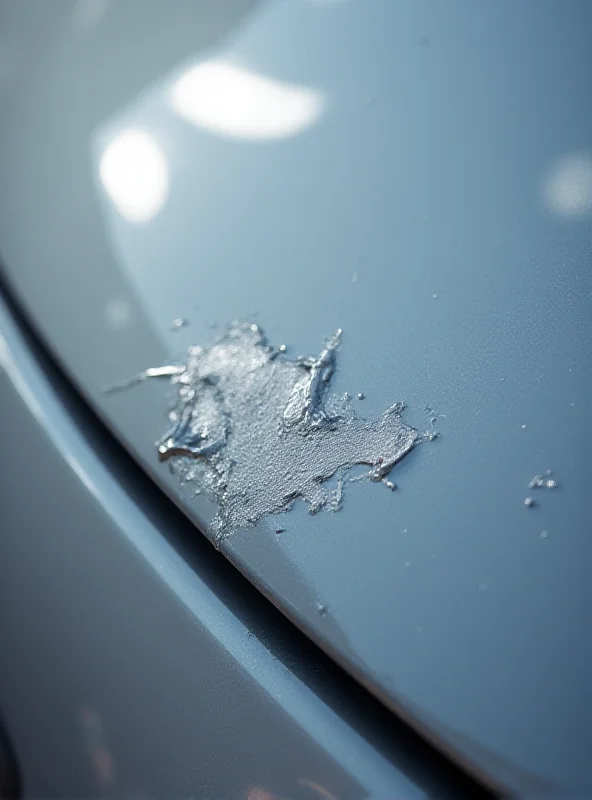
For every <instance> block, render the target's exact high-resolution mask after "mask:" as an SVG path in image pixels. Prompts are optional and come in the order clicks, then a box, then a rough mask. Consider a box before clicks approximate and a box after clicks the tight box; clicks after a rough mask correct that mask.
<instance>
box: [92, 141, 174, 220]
mask: <svg viewBox="0 0 592 800" xmlns="http://www.w3.org/2000/svg"><path fill="white" fill-rule="evenodd" d="M99 175H100V177H101V181H102V183H103V186H104V187H105V190H106V191H107V194H108V195H109V197H110V198H111V200H112V201H113V204H114V205H115V208H116V209H117V210H118V211H119V213H120V214H121V216H122V217H124V218H125V219H127V220H129V221H130V222H148V220H150V219H152V218H153V217H154V216H156V214H158V212H159V211H160V209H161V208H162V206H163V205H164V202H165V200H166V198H167V195H168V192H169V168H168V164H167V161H166V158H165V157H164V155H163V153H162V151H161V149H160V148H159V146H158V145H157V144H156V142H155V140H154V138H153V137H152V136H150V134H149V133H146V132H145V131H142V130H132V129H130V130H126V131H123V132H122V133H120V134H119V135H118V136H117V137H116V138H115V139H113V141H112V142H111V143H110V144H109V145H108V146H107V147H106V149H105V151H104V153H103V155H102V158H101V162H100V165H99Z"/></svg>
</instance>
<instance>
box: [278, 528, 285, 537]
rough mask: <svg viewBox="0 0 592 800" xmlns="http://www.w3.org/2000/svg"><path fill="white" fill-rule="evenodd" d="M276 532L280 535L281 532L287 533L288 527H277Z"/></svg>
mask: <svg viewBox="0 0 592 800" xmlns="http://www.w3.org/2000/svg"><path fill="white" fill-rule="evenodd" d="M275 532H276V533H277V534H278V536H279V534H280V533H285V532H286V529H285V528H276V529H275Z"/></svg>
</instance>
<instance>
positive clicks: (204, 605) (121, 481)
mask: <svg viewBox="0 0 592 800" xmlns="http://www.w3.org/2000/svg"><path fill="white" fill-rule="evenodd" d="M0 407H1V409H2V422H1V427H0V430H1V431H2V441H3V451H2V452H3V459H2V469H1V470H0V474H1V475H2V487H1V491H0V497H1V499H2V502H1V503H0V575H1V577H2V579H1V580H0V607H1V608H2V610H3V611H2V614H1V615H0V703H1V707H2V712H3V720H4V723H5V725H6V729H7V730H8V731H9V732H10V736H11V739H12V742H13V744H14V747H15V751H16V754H17V757H18V763H19V767H20V770H21V777H22V780H23V792H24V796H25V797H31V798H36V797H105V796H107V797H111V796H114V797H130V798H145V799H147V798H151V797H171V798H185V797H195V798H202V797H213V798H214V797H224V798H230V797H237V798H238V797H241V798H245V800H261V798H265V800H280V798H285V797H290V798H295V799H296V798H302V800H314V798H330V797H344V798H356V797H360V798H361V797H377V798H385V800H386V798H392V797H422V796H425V795H426V793H427V794H430V795H431V796H433V793H434V792H436V793H437V794H438V795H440V794H442V795H446V796H453V797H457V796H462V795H463V794H464V791H465V788H463V786H464V785H463V784H462V783H461V782H459V781H456V782H455V783H452V780H454V776H452V778H451V777H450V776H449V775H448V774H446V775H445V774H444V773H443V771H442V768H441V765H440V764H439V763H434V761H433V760H430V758H429V755H428V758H426V757H425V751H424V750H422V749H421V746H420V748H419V749H417V750H416V751H415V752H414V751H413V749H412V747H410V746H409V743H408V742H407V741H406V740H405V738H404V737H401V738H400V740H399V742H398V743H397V741H396V734H395V736H394V737H393V738H389V736H388V735H387V737H386V738H385V736H384V733H383V734H382V736H381V735H380V730H381V727H380V726H381V723H379V721H378V719H375V720H370V724H368V723H369V721H368V719H363V718H362V717H363V715H362V716H361V715H360V713H359V710H360V707H359V704H358V700H356V699H355V698H352V697H351V696H349V697H348V693H347V691H342V689H341V688H340V686H339V684H340V679H339V676H337V675H335V672H334V670H332V669H331V666H332V665H330V664H329V669H327V664H326V663H321V662H320V661H318V660H317V661H316V662H315V661H314V660H310V655H311V652H310V651H312V652H313V653H314V649H313V648H310V650H309V651H308V652H307V651H304V652H303V651H302V649H301V647H299V646H298V641H296V642H295V643H294V644H293V645H291V644H290V642H289V641H288V637H287V636H286V631H285V630H283V629H282V628H281V627H280V628H279V629H278V628H276V627H273V626H272V627H270V625H269V622H270V617H269V616H266V615H265V613H263V614H261V609H260V608H258V607H257V605H256V604H255V605H253V604H252V603H249V599H248V596H246V595H245V592H244V591H243V590H244V588H247V589H251V587H250V586H248V584H247V585H246V587H243V586H242V580H241V581H239V582H238V583H237V585H234V586H233V585H232V578H233V577H235V576H234V574H233V569H232V568H231V567H230V565H227V564H226V563H225V562H224V561H222V559H221V557H220V558H218V559H217V558H214V559H213V560H212V559H211V558H203V557H202V558H201V559H193V563H191V559H190V561H189V562H188V561H187V560H186V559H185V557H184V556H183V554H182V553H181V552H180V551H179V547H174V546H172V545H171V539H173V540H174V539H175V531H174V530H173V529H174V527H175V522H176V520H175V517H173V518H172V519H171V518H170V517H169V518H168V523H169V524H168V529H167V517H166V515H164V516H163V515H162V514H160V513H159V512H158V510H157V508H158V507H157V506H155V504H153V503H151V502H150V501H149V500H148V499H147V498H145V497H140V504H138V502H137V501H138V498H137V497H136V496H135V495H137V493H138V492H137V488H138V487H137V486H136V485H135V483H134V480H133V479H132V478H130V476H129V475H126V472H125V469H121V468H120V466H119V465H118V464H116V463H115V464H114V463H113V462H112V461H111V459H110V458H109V457H106V458H105V452H104V451H102V450H101V448H100V446H96V444H95V446H93V442H92V439H88V438H85V437H84V436H83V430H84V425H82V427H80V423H81V421H82V419H83V418H81V417H80V416H79V415H78V416H77V412H76V406H75V405H72V404H66V405H64V404H63V403H62V398H60V396H59V395H58V394H56V391H55V386H54V385H52V384H51V383H50V382H49V381H48V379H47V377H46V376H45V375H44V373H43V372H42V371H41V369H40V367H39V366H38V364H37V362H36V361H35V359H34V357H33V356H32V354H31V352H30V351H29V349H28V347H27V345H26V343H25V342H24V341H23V339H22V338H21V335H20V333H19V331H18V329H17V327H16V326H15V324H14V323H13V321H12V319H11V317H10V315H9V313H8V312H7V309H6V306H5V305H4V303H3V302H2V300H0ZM91 433H92V431H91ZM188 527H189V526H188ZM177 533H179V531H177ZM178 544H179V537H177V545H178ZM181 549H182V548H181ZM207 555H208V556H209V555H212V556H214V554H213V553H211V554H210V553H208V554H207ZM216 560H218V561H222V564H221V565H220V563H218V564H215V561H216ZM220 566H221V567H222V570H220ZM224 568H225V571H224ZM228 575H230V578H231V580H230V581H229V580H228ZM225 576H226V577H225ZM252 594H255V595H256V593H255V592H254V590H253V592H252ZM256 599H257V600H259V598H258V597H257V596H256ZM259 605H260V606H261V605H266V603H265V601H263V602H261V603H260V604H259ZM265 610H267V609H265ZM279 616H280V615H278V614H275V613H274V614H273V615H272V617H271V620H273V619H274V618H275V620H276V622H277V618H278V617H279ZM280 619H281V618H280ZM286 628H287V631H288V633H289V630H290V628H291V626H289V625H287V626H286ZM302 638H304V637H302ZM340 696H341V699H339V698H340ZM346 719H347V721H346ZM374 723H375V724H374ZM393 733H395V727H394V726H393ZM381 738H382V741H380V739H381ZM373 740H374V741H373ZM375 744H376V745H377V747H378V749H377V748H376V747H375Z"/></svg>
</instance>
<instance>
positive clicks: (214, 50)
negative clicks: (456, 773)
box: [0, 0, 592, 793]
mask: <svg viewBox="0 0 592 800" xmlns="http://www.w3.org/2000/svg"><path fill="white" fill-rule="evenodd" d="M48 5H49V4H46V3H43V2H32V0H29V2H22V3H20V4H19V5H18V6H16V5H15V4H12V3H8V2H5V3H3V4H2V5H0V9H1V14H2V26H1V31H2V33H0V37H1V38H2V41H3V42H4V45H3V47H4V49H3V51H2V52H7V53H8V54H9V57H5V59H4V62H5V63H7V64H8V67H4V68H3V69H4V71H3V78H2V85H1V89H0V92H1V93H2V95H1V96H2V123H1V125H0V181H1V184H2V187H3V193H2V198H3V199H2V206H1V209H0V210H1V213H0V254H1V256H2V259H3V261H4V264H5V268H6V270H7V274H8V276H9V278H10V281H11V284H12V286H13V287H15V289H16V290H17V292H18V294H19V297H20V299H21V300H22V301H23V302H24V303H25V305H26V307H27V309H28V311H29V312H30V314H31V315H32V318H33V319H34V320H35V322H36V324H37V325H38V326H39V329H40V330H41V332H42V333H43V335H44V336H45V338H46V340H47V341H48V343H49V344H50V345H51V346H52V348H53V349H54V351H55V352H56V353H58V354H59V357H60V359H61V360H62V362H63V364H64V365H65V367H66V369H67V370H68V372H69V374H70V375H71V376H72V377H73V378H75V380H76V381H77V382H78V384H79V385H80V386H81V388H82V389H83V391H84V392H85V394H86V396H87V398H88V399H89V400H90V402H91V403H92V405H93V407H94V408H95V409H96V410H97V411H98V412H99V413H100V414H101V415H102V416H103V418H104V419H106V420H107V421H108V423H109V424H110V425H111V426H112V428H113V430H115V431H116V433H117V434H118V436H119V437H120V438H121V440H122V441H123V442H125V443H126V445H127V446H128V447H129V448H130V450H131V451H132V452H133V453H134V455H135V456H136V457H137V458H138V459H139V460H140V462H141V463H142V464H143V465H144V466H145V468H146V469H147V470H148V471H149V473H150V474H151V475H153V476H154V478H155V480H157V481H158V482H159V483H161V485H163V486H164V487H165V488H166V489H167V491H168V492H169V493H170V495H171V496H172V497H174V498H175V499H176V500H177V501H178V502H179V503H180V504H181V505H182V507H183V508H184V509H185V510H186V511H187V513H188V514H189V515H190V516H192V518H193V519H194V520H195V521H196V522H197V523H198V524H199V525H200V526H202V527H205V525H206V524H207V522H208V520H209V519H211V517H212V515H213V511H214V510H213V509H212V507H211V506H208V504H207V502H206V501H205V500H203V499H193V498H191V497H190V496H189V494H185V495H182V494H181V493H180V490H179V488H178V486H177V485H176V483H175V481H174V480H173V479H172V478H171V476H170V475H169V473H168V472H167V468H166V466H163V465H159V463H158V461H157V458H156V452H155V448H154V446H153V442H154V439H155V438H156V437H157V436H159V435H160V434H161V433H162V432H163V430H164V428H165V425H166V419H165V409H166V403H167V400H166V397H167V390H166V387H164V386H162V385H160V386H157V385H145V386H142V387H139V388H138V389H137V390H134V392H130V393H128V394H123V395H119V396H117V397H106V396H105V395H104V394H103V393H102V389H103V387H104V386H106V385H108V384H111V383H113V382H114V381H118V380H121V379H125V378H126V377H129V376H130V375H132V374H134V373H136V372H138V371H139V370H141V369H144V368H146V367H149V366H157V365H159V364H161V363H166V362H167V361H168V360H169V359H170V358H171V357H174V356H175V354H178V353H180V352H181V351H182V350H183V349H184V348H185V347H186V346H187V345H188V344H190V343H200V342H204V341H211V339H212V337H214V336H215V335H216V329H215V328H213V327H212V326H214V325H218V326H222V325H224V324H225V323H226V322H228V321H229V320H231V319H233V318H254V319H255V320H256V321H257V322H258V323H259V324H260V325H261V326H262V327H263V328H264V329H265V330H266V331H267V332H268V333H269V335H270V337H271V338H272V339H273V340H274V341H275V343H276V344H280V343H282V342H285V343H286V344H288V345H289V346H290V347H291V348H293V350H294V351H298V352H309V351H310V352H314V351H316V350H317V349H318V347H319V345H320V343H321V342H322V340H323V338H324V337H325V336H326V335H328V334H329V333H330V332H331V331H333V330H334V329H335V328H337V327H341V328H343V329H344V336H343V345H342V353H341V356H340V371H339V374H338V375H336V377H335V382H336V384H337V387H336V388H337V389H340V390H349V391H350V392H352V393H354V394H355V393H357V392H358V391H363V392H364V393H365V394H366V400H365V401H363V402H364V403H365V405H364V408H365V409H367V410H368V413H369V414H372V415H375V414H377V413H379V412H380V411H381V410H382V409H383V408H384V407H385V406H387V405H388V404H390V403H392V402H394V401H396V400H399V399H404V400H406V401H407V402H408V404H409V411H408V414H407V419H408V420H409V421H411V422H412V423H414V424H416V425H417V426H419V427H429V425H430V418H431V416H432V414H431V413H426V412H424V410H423V409H424V406H425V405H426V404H427V405H429V406H430V407H432V408H433V409H435V412H436V414H437V415H443V416H438V418H437V423H436V425H437V428H438V429H439V430H440V431H441V433H442V438H441V439H440V440H439V441H436V442H433V443H431V444H425V445H422V446H421V447H420V448H418V449H417V451H416V452H414V453H413V454H411V456H410V457H409V458H407V459H406V460H405V462H404V463H402V464H401V465H400V466H399V467H397V469H396V470H395V472H394V473H393V479H394V480H395V481H396V482H397V484H398V486H399V490H398V492H396V493H395V494H392V493H390V492H388V491H387V490H385V489H384V487H381V486H375V487H368V486H360V487H359V491H354V492H350V496H349V497H348V499H347V503H346V506H345V508H344V510H343V512H342V513H340V514H337V515H334V516H328V515H319V516H317V517H309V516H308V515H307V514H306V513H305V512H304V509H300V508H299V509H295V510H294V511H293V512H292V513H291V514H290V515H289V516H288V517H287V518H285V519H283V520H282V527H286V532H285V534H282V535H281V536H280V537H277V536H276V535H275V534H274V532H273V531H274V528H275V522H276V521H275V520H271V521H270V523H269V524H264V525H262V526H261V527H260V528H259V529H254V530H249V531H245V532H241V533H239V534H236V535H235V536H234V537H233V538H232V539H230V540H228V542H227V544H226V546H225V550H226V552H227V555H228V556H229V557H230V558H231V559H232V560H233V561H234V562H235V563H237V564H238V565H239V566H240V568H241V569H243V570H244V571H245V572H246V574H248V575H249V577H250V578H251V579H252V580H253V581H254V582H255V583H256V584H257V585H258V586H260V587H261V588H262V589H263V590H264V591H265V592H266V593H267V594H268V595H269V596H270V597H272V599H273V600H274V601H275V602H276V603H277V604H278V605H279V606H280V607H281V608H282V609H283V610H284V611H285V612H286V613H288V614H289V615H290V616H292V617H293V618H294V619H296V620H297V621H298V623H299V624H300V625H301V626H302V627H303V628H304V629H305V630H306V631H307V632H308V633H309V634H310V635H311V636H313V637H314V638H315V639H316V640H317V641H319V642H322V644H323V646H325V647H326V648H327V649H328V650H330V652H331V653H332V654H334V655H335V657H337V658H338V659H339V660H340V661H341V662H342V663H344V664H345V665H347V667H348V668H349V669H350V670H351V671H352V672H353V673H354V674H355V675H356V676H357V677H358V678H359V679H360V680H361V681H363V682H365V683H366V684H367V685H369V686H371V687H372V690H373V691H374V692H375V693H376V694H377V695H379V696H380V697H381V698H382V699H383V700H384V702H386V703H387V704H390V705H391V706H393V707H396V708H401V707H403V708H404V709H405V710H406V711H407V712H408V713H409V714H411V715H412V716H413V718H414V720H415V722H416V724H418V725H419V726H420V727H423V729H425V730H427V731H430V732H431V734H433V735H435V736H436V737H437V738H438V739H439V741H440V742H441V743H443V744H444V745H445V746H448V747H450V748H452V750H454V751H455V752H456V753H457V754H459V755H460V756H462V758H464V759H466V760H468V761H469V762H470V763H472V764H473V765H479V766H480V767H481V768H483V769H485V771H487V772H489V773H491V774H494V775H496V776H497V777H499V778H501V779H503V780H505V781H506V782H507V783H509V784H510V785H511V786H513V787H514V788H519V789H522V790H525V791H526V790H528V789H530V790H531V791H536V792H537V793H542V792H543V791H546V792H549V793H565V792H567V791H569V790H570V788H574V790H575V791H578V790H579V791H581V790H582V788H583V787H590V786H591V785H592V774H591V772H590V761H589V757H588V749H589V748H588V743H589V741H590V740H592V730H591V720H590V715H589V713H588V708H589V706H590V701H591V700H592V687H591V685H590V680H591V679H590V675H591V674H592V671H591V669H590V667H591V666H592V663H591V662H592V658H591V651H590V644H589V639H590V637H589V608H590V600H591V597H590V588H589V586H590V582H589V570H590V563H591V556H592V553H591V545H590V537H589V529H590V525H589V518H590V511H589V503H588V493H589V491H588V476H589V474H590V456H589V453H590V444H591V443H592V442H591V439H592V432H591V426H590V421H589V411H588V409H589V406H590V395H591V384H590V368H591V366H592V364H591V360H592V335H591V334H592V331H591V308H590V300H591V289H592V286H591V281H590V254H591V244H592V227H591V214H592V175H591V173H592V110H591V107H590V104H589V97H590V95H591V89H592V86H591V82H592V78H591V76H592V63H591V59H592V55H591V51H590V47H589V31H590V29H591V27H592V6H590V5H589V4H588V3H586V2H576V0H569V1H568V2H565V3H559V2H552V1H551V0H543V1H542V2H539V3H537V4H536V8H534V7H533V4H531V3H527V2H502V3H496V4H491V5H488V6H482V5H476V4H474V3H472V2H469V0H463V1H459V2H457V3H454V4H449V3H446V4H445V3H434V2H419V1H415V0H414V1H413V2H411V0H409V2H394V0H367V1H366V2H362V0H342V2H338V0H334V2H329V1H327V2H321V0H318V1H316V2H315V0H285V2H272V3H260V4H256V3H247V2H235V3H224V4H221V3H216V4H213V3H205V2H203V3H202V2H197V0H192V2H183V0H179V2H176V3H172V4H170V5H168V4H166V5H165V4H160V3H147V2H145V0H143V2H133V1H132V0H128V2H126V3H114V2H113V3H108V2H102V3H97V2H87V3H82V2H81V3H76V4H73V3H66V2H64V3H57V2H54V3H52V5H51V10H50V9H49V8H48ZM32 9H34V11H35V14H32V13H31V10H32ZM84 9H86V11H84ZM89 9H91V10H92V9H94V11H92V13H91V11H90V10H89ZM44 17H45V19H44ZM81 19H82V22H81ZM11 53H12V55H10V54H11ZM176 317H187V318H189V319H190V321H191V325H190V326H188V327H185V328H182V329H180V330H178V331H171V330H170V323H171V321H172V320H173V318H176ZM262 468H265V465H262ZM547 468H552V469H553V470H554V471H555V477H556V478H557V481H558V484H559V485H558V488H557V489H556V490H553V491H551V490H540V489H539V490H536V492H535V493H534V494H533V496H534V498H535V500H536V501H537V505H536V506H534V507H533V508H530V509H529V508H526V507H525V506H524V499H525V498H526V496H527V495H528V494H529V490H528V482H529V480H530V479H531V478H532V477H533V476H534V475H535V474H536V473H540V472H542V471H543V470H545V469H547ZM354 488H355V487H354ZM543 531H545V532H548V535H547V534H543ZM319 603H320V604H321V605H323V606H324V607H326V608H327V609H328V613H327V614H325V615H324V616H321V615H319V614H318V612H317V604H319Z"/></svg>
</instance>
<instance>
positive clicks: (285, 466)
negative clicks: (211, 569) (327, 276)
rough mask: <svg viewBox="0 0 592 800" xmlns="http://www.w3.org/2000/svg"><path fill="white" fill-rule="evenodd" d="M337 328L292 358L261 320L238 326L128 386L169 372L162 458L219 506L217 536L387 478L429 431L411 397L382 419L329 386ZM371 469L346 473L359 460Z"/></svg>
mask: <svg viewBox="0 0 592 800" xmlns="http://www.w3.org/2000/svg"><path fill="white" fill-rule="evenodd" d="M340 338H341V331H340V330H338V331H337V332H336V333H335V334H334V335H333V336H332V337H331V338H330V339H328V340H327V342H326V344H325V346H324V347H323V349H322V350H321V352H320V353H319V355H317V356H314V357H312V356H311V357H303V358H298V359H294V360H292V359H289V358H288V357H287V356H286V355H285V351H286V348H285V347H284V346H282V347H281V348H274V347H272V346H270V345H269V344H268V342H267V339H266V338H265V336H264V335H263V332H262V331H261V329H260V328H259V327H258V326H257V325H254V324H247V323H237V322H235V323H233V324H232V325H230V326H229V328H228V330H227V332H226V333H225V334H224V335H223V336H222V337H221V338H220V339H219V340H218V341H217V342H215V343H214V344H213V345H212V346H210V347H190V348H189V350H188V355H187V360H186V362H185V364H180V365H172V366H165V367H158V368H155V369H149V370H146V371H145V372H143V373H141V374H140V375H137V376H136V377H134V378H132V379H131V380H130V381H128V382H127V383H126V384H123V385H121V386H119V387H114V388H116V389H117V388H127V387H129V386H132V385H135V384H137V383H139V382H141V381H143V380H145V379H147V378H152V377H167V378H169V379H170V381H171V384H172V385H173V387H174V389H175V396H174V404H173V407H172V408H171V410H170V411H169V420H170V421H171V423H172V428H171V429H170V430H169V432H168V433H167V434H166V435H165V436H164V437H163V439H162V440H160V441H159V442H158V443H157V446H158V454H159V457H160V459H161V460H169V459H170V461H171V466H172V468H173V469H174V471H175V472H176V474H177V475H178V476H179V478H180V479H181V480H182V481H184V482H194V483H195V484H197V486H198V487H199V490H201V489H204V490H205V491H206V492H207V493H208V494H210V495H211V496H212V497H213V498H214V499H215V500H216V502H217V503H218V506H219V511H218V513H217V515H216V517H215V519H214V521H213V523H212V527H213V531H214V534H215V537H216V540H217V541H219V540H220V539H222V538H224V537H225V536H226V535H228V534H229V533H232V532H233V531H234V530H236V529H238V528H245V527H249V526H252V525H255V524H256V523H257V522H258V521H259V520H260V519H262V517H264V516H266V515H268V514H278V513H281V512H285V511H288V510H289V509H290V508H291V506H292V505H293V503H294V502H295V501H296V500H298V499H302V500H304V501H305V502H306V503H307V504H308V507H309V511H310V513H311V514H316V513H317V512H318V511H321V510H330V511H336V510H338V509H339V508H340V507H341V503H342V497H343V490H344V485H345V483H346V479H347V482H351V481H353V480H356V481H357V480H363V479H366V480H371V481H377V482H378V481H381V482H383V483H385V484H386V486H387V487H388V488H389V489H391V490H394V489H395V488H396V487H395V484H393V483H392V482H391V481H388V480H387V475H388V474H389V472H390V471H391V469H392V468H393V466H394V465H395V463H396V462H397V461H398V460H399V459H400V458H402V457H403V456H404V455H405V454H406V453H408V452H409V450H411V448H412V447H413V445H414V444H416V443H418V442H419V441H421V440H422V438H423V437H422V436H421V435H420V434H418V432H417V431H416V430H415V429H414V428H411V427H409V426H408V425H406V424H405V423H403V422H402V420H401V413H402V412H403V410H404V405H403V404H402V403H397V404H395V405H393V406H391V407H390V408H388V409H387V410H386V411H385V412H384V413H383V414H382V416H381V417H380V418H379V419H378V420H375V421H369V420H364V419H360V418H359V417H357V416H356V414H355V411H354V408H353V405H352V403H351V398H350V396H349V395H345V396H343V397H337V396H336V395H330V394H329V393H328V389H329V384H330V381H331V377H332V375H333V373H334V370H335V366H336V357H337V348H338V345H339V341H340ZM358 465H366V466H368V467H369V468H370V469H369V471H367V472H366V473H364V474H363V475H357V476H355V477H349V478H347V475H346V474H347V472H348V470H350V469H351V468H352V467H355V466H358Z"/></svg>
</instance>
